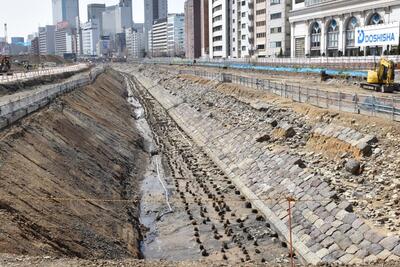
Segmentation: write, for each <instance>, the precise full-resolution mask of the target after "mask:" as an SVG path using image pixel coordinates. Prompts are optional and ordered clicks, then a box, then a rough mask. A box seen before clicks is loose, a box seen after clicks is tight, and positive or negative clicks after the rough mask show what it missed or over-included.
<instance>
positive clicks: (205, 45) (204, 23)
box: [200, 0, 210, 58]
mask: <svg viewBox="0 0 400 267" xmlns="http://www.w3.org/2000/svg"><path fill="white" fill-rule="evenodd" d="M200 12H201V15H200V16H201V57H203V58H208V57H209V54H210V33H209V25H210V24H209V20H208V17H209V16H208V15H209V11H208V0H201V11H200Z"/></svg>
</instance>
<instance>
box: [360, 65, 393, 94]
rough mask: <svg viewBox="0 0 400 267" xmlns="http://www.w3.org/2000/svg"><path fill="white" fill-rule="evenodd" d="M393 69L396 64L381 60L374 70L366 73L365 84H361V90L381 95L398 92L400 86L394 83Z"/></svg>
mask: <svg viewBox="0 0 400 267" xmlns="http://www.w3.org/2000/svg"><path fill="white" fill-rule="evenodd" d="M395 68H396V64H395V63H394V62H393V61H392V60H388V59H386V58H381V60H380V61H379V64H378V66H377V67H375V70H369V71H368V77H367V82H366V83H361V84H360V86H361V88H364V89H371V90H375V91H376V92H382V93H392V92H393V91H397V90H400V84H398V83H395V82H394V80H395Z"/></svg>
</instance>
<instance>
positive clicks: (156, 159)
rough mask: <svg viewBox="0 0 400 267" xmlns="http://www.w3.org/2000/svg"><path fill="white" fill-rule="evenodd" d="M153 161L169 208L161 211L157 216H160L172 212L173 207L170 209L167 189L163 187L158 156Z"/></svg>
mask: <svg viewBox="0 0 400 267" xmlns="http://www.w3.org/2000/svg"><path fill="white" fill-rule="evenodd" d="M155 162H156V169H157V177H158V180H159V181H160V184H161V185H162V187H163V188H164V192H165V201H166V202H167V206H168V209H169V210H168V212H166V213H163V214H161V215H160V216H159V218H161V217H162V216H164V215H165V214H168V213H171V212H173V209H172V207H171V204H170V203H169V194H168V190H167V188H166V187H165V185H164V182H163V181H162V179H161V175H160V170H159V167H158V158H157V157H155Z"/></svg>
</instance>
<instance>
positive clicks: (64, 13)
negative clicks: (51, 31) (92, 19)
mask: <svg viewBox="0 0 400 267" xmlns="http://www.w3.org/2000/svg"><path fill="white" fill-rule="evenodd" d="M52 3H53V24H54V25H57V23H59V22H64V21H66V22H68V25H69V26H70V27H72V28H76V27H78V26H79V25H76V17H79V0H52Z"/></svg>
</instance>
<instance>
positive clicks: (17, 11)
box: [0, 0, 185, 41]
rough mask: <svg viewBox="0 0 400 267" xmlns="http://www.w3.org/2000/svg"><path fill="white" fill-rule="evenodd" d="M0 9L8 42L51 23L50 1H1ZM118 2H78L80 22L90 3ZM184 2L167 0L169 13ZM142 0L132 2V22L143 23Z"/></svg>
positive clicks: (0, 29) (0, 32) (107, 0)
mask: <svg viewBox="0 0 400 267" xmlns="http://www.w3.org/2000/svg"><path fill="white" fill-rule="evenodd" d="M2 2H3V3H2V4H1V8H0V37H4V23H7V26H8V41H10V39H11V37H24V38H26V37H27V36H28V34H31V33H34V32H37V31H38V27H39V26H44V25H51V24H52V22H53V14H52V8H51V7H52V6H51V0H13V1H4V0H3V1H2ZM118 2H119V0H79V8H80V10H79V13H80V18H81V22H85V21H86V20H87V5H88V4H92V3H99V4H103V3H104V4H106V5H107V6H110V5H115V4H117V3H118ZM184 2H185V0H168V9H169V10H168V12H169V13H181V12H183V10H184ZM143 3H144V2H143V0H133V20H134V21H135V22H137V23H141V22H143V21H144V8H143Z"/></svg>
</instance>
